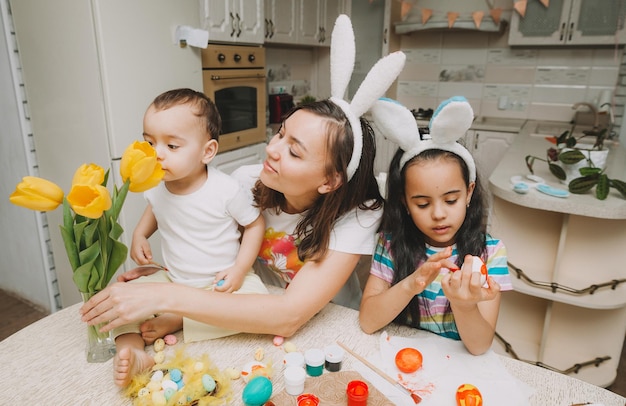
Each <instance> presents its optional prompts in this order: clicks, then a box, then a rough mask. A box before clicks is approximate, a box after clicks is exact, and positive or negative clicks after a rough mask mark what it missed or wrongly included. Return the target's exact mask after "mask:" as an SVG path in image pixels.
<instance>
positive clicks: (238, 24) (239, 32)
mask: <svg viewBox="0 0 626 406" xmlns="http://www.w3.org/2000/svg"><path fill="white" fill-rule="evenodd" d="M235 15H236V16H237V38H239V36H240V35H241V18H240V17H239V13H236V14H235Z"/></svg>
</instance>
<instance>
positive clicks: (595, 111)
mask: <svg viewBox="0 0 626 406" xmlns="http://www.w3.org/2000/svg"><path fill="white" fill-rule="evenodd" d="M580 106H585V107H588V108H589V110H590V111H591V113H593V129H594V130H595V129H596V128H598V126H599V125H600V118H599V117H598V109H597V108H596V106H594V105H593V104H591V103H587V102H578V103H574V105H573V106H572V109H573V110H578V108H579V107H580Z"/></svg>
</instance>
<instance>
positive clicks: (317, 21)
mask: <svg viewBox="0 0 626 406" xmlns="http://www.w3.org/2000/svg"><path fill="white" fill-rule="evenodd" d="M298 5H299V9H298V20H297V24H298V25H297V29H298V44H301V45H319V39H320V37H321V28H322V24H323V23H322V20H321V14H322V13H321V12H320V9H322V8H323V2H322V0H298Z"/></svg>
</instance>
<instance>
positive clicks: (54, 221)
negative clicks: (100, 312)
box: [11, 0, 202, 307]
mask: <svg viewBox="0 0 626 406" xmlns="http://www.w3.org/2000/svg"><path fill="white" fill-rule="evenodd" d="M11 11H12V15H13V22H14V29H15V35H16V40H17V44H18V49H19V56H20V60H21V67H22V73H23V78H24V90H25V92H26V95H27V99H28V102H29V110H30V119H31V125H32V131H33V139H34V147H35V148H34V149H35V150H36V156H37V161H38V167H39V173H40V174H41V176H43V177H45V178H46V179H49V180H51V181H53V182H55V183H56V184H58V185H59V186H61V188H62V189H63V190H64V191H66V192H69V188H70V182H71V179H72V177H73V175H74V171H75V170H76V168H78V167H79V166H80V165H82V164H83V163H89V162H93V163H96V164H98V165H101V166H103V167H104V168H108V169H110V170H111V172H110V177H111V179H110V181H109V186H110V187H112V183H113V182H115V184H116V185H118V186H119V185H121V184H122V182H121V179H120V178H119V171H118V170H117V166H119V159H120V158H121V155H122V153H123V151H124V149H125V148H126V147H127V146H128V145H129V144H130V143H131V142H132V141H135V140H140V139H141V138H142V135H141V134H142V120H143V115H144V112H145V110H146V109H147V107H148V105H149V104H150V103H151V102H152V100H153V99H154V98H155V97H156V96H157V95H158V94H160V93H162V92H164V91H166V90H169V89H174V88H179V87H189V88H192V89H195V90H198V91H202V63H201V59H200V52H199V50H198V49H196V48H193V47H189V46H188V47H185V48H181V47H180V46H179V45H178V44H177V43H175V41H174V38H173V35H172V33H173V32H174V30H175V28H176V26H177V25H189V26H192V27H197V26H198V25H199V22H200V21H199V18H198V1H197V0H179V1H176V2H172V1H171V0H135V1H132V2H128V1H126V0H92V1H88V2H87V1H84V0H56V1H54V2H49V1H45V0H12V1H11ZM143 207H145V202H144V201H143V197H142V196H141V195H140V194H135V193H129V196H128V197H127V200H126V203H125V204H124V207H123V209H122V213H121V216H120V223H121V225H122V227H123V228H124V233H123V234H122V238H121V239H122V241H123V242H124V243H125V244H127V245H128V246H130V240H131V236H132V232H133V228H134V226H135V224H136V222H137V220H138V219H139V218H138V217H137V215H136V213H141V212H142V211H143ZM47 217H48V224H49V228H50V240H51V250H52V252H53V255H54V263H55V269H56V273H57V280H58V286H59V291H60V294H61V301H62V305H63V307H65V306H68V305H71V304H73V303H77V302H79V301H81V300H82V299H81V297H80V295H79V293H78V289H76V287H75V285H74V283H73V281H72V270H71V267H70V265H69V262H68V260H67V256H66V253H65V248H64V245H63V241H62V238H61V233H60V232H59V228H58V225H59V224H62V217H63V216H62V210H60V209H57V210H54V211H51V212H48V214H47ZM133 266H134V264H133V262H132V261H131V260H130V259H128V260H127V262H126V264H125V267H133Z"/></svg>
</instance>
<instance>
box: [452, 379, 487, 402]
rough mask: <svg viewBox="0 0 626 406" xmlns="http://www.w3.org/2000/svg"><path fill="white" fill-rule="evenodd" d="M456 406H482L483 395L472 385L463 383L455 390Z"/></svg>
mask: <svg viewBox="0 0 626 406" xmlns="http://www.w3.org/2000/svg"><path fill="white" fill-rule="evenodd" d="M456 404H457V406H482V404H483V395H481V394H480V391H479V390H478V388H477V387H475V386H474V385H471V384H469V383H464V384H463V385H461V386H459V387H458V389H457V390H456Z"/></svg>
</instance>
